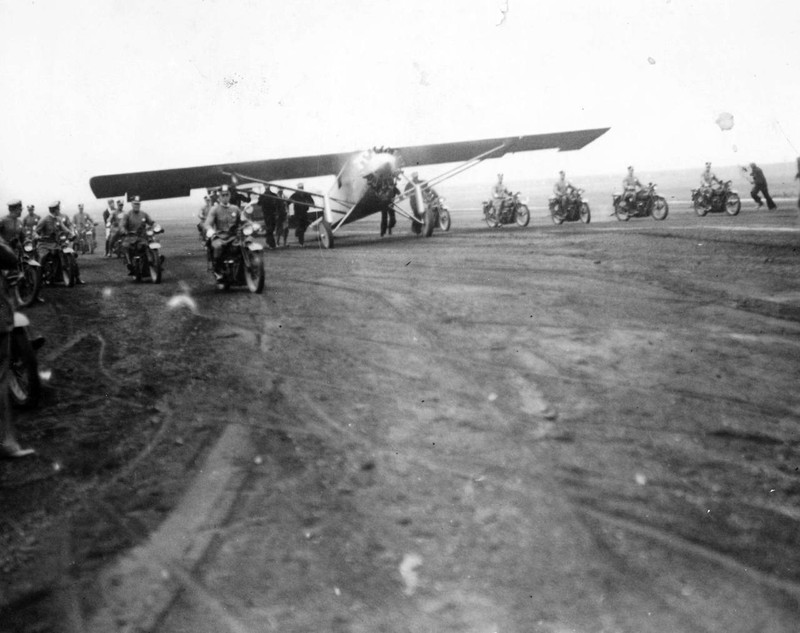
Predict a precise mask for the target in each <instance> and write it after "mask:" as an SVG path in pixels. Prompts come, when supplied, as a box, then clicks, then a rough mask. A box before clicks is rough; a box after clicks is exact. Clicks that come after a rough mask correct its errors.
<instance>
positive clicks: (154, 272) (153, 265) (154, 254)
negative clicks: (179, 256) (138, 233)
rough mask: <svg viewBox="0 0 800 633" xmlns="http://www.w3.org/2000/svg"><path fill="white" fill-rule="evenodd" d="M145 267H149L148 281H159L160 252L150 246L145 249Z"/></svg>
mask: <svg viewBox="0 0 800 633" xmlns="http://www.w3.org/2000/svg"><path fill="white" fill-rule="evenodd" d="M147 260H148V262H147V267H148V268H149V269H150V281H152V282H153V283H154V284H160V283H161V254H160V253H159V252H158V251H154V250H153V249H152V248H148V249H147Z"/></svg>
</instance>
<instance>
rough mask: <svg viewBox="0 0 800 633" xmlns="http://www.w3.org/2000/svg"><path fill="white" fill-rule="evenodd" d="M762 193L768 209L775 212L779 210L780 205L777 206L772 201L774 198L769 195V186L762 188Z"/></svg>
mask: <svg viewBox="0 0 800 633" xmlns="http://www.w3.org/2000/svg"><path fill="white" fill-rule="evenodd" d="M761 193H763V194H764V200H766V201H767V209H769V210H770V211H773V210H775V209H777V208H778V205H776V204H775V201H774V200H773V199H772V196H770V195H769V189H768V188H767V185H764V186H763V187H761Z"/></svg>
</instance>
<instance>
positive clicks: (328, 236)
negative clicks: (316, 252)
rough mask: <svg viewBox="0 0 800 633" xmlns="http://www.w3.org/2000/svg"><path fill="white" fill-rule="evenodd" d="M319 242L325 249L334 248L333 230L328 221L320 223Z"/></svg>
mask: <svg viewBox="0 0 800 633" xmlns="http://www.w3.org/2000/svg"><path fill="white" fill-rule="evenodd" d="M319 241H320V242H321V243H322V247H323V248H333V230H332V229H331V225H330V223H328V221H327V220H322V221H321V222H320V223H319Z"/></svg>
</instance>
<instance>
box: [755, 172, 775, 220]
mask: <svg viewBox="0 0 800 633" xmlns="http://www.w3.org/2000/svg"><path fill="white" fill-rule="evenodd" d="M750 177H751V178H752V179H753V188H752V190H751V191H750V195H751V196H753V200H755V201H756V204H757V205H758V208H759V209H760V208H761V207H763V206H764V204H763V203H762V202H761V198H760V197H759V195H758V194H759V193H761V194H764V199H765V200H766V201H767V209H769V210H770V211H774V210H775V209H777V208H778V206H777V205H776V204H775V203H774V202H773V201H772V198H771V197H770V195H769V189H767V179H766V178H765V177H764V172H763V171H761V168H760V167H759V166H758V165H756V164H755V163H750Z"/></svg>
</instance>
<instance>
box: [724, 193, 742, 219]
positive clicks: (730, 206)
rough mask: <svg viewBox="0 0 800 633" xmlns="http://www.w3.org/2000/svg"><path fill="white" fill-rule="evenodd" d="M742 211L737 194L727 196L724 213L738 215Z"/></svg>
mask: <svg viewBox="0 0 800 633" xmlns="http://www.w3.org/2000/svg"><path fill="white" fill-rule="evenodd" d="M741 210H742V201H741V199H740V198H739V194H738V193H731V194H728V199H727V200H726V201H725V213H727V214H728V215H738V214H739V211H741Z"/></svg>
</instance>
